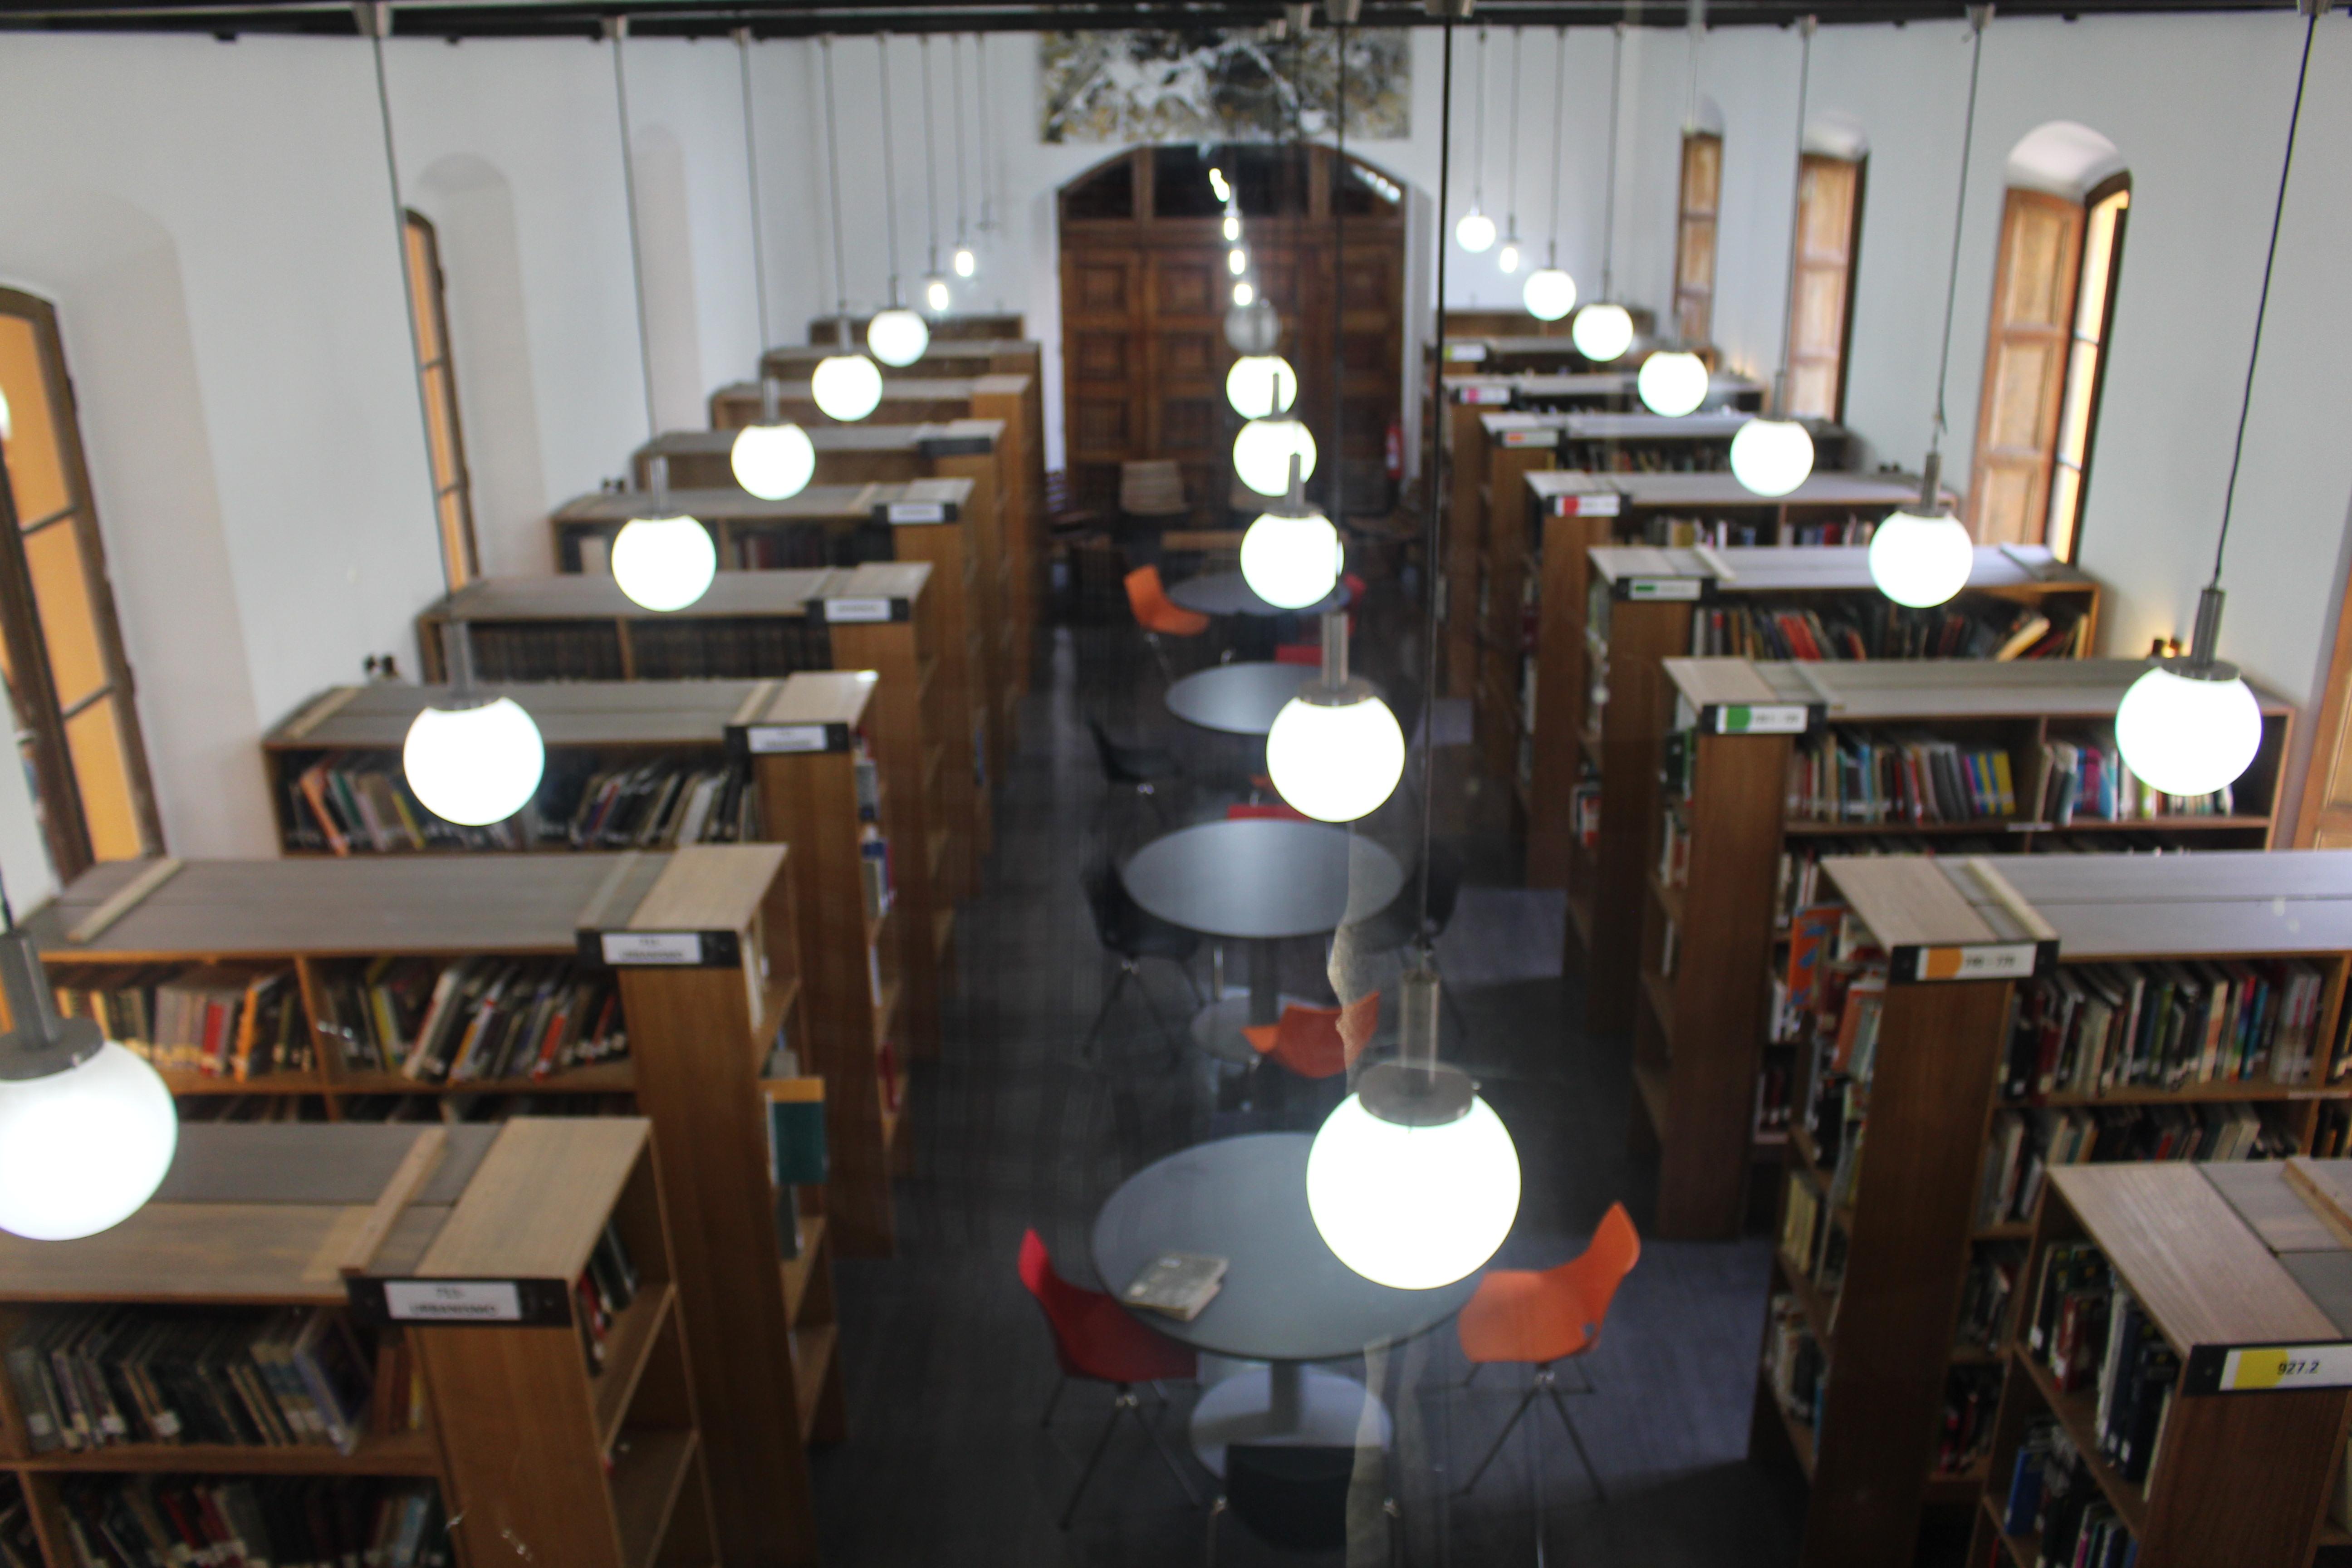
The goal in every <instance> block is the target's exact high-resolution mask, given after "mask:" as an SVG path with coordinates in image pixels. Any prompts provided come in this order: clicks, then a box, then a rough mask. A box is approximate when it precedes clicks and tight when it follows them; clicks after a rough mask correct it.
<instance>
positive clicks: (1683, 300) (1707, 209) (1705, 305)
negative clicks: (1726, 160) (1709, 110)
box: [1675, 132, 1723, 348]
mask: <svg viewBox="0 0 2352 1568" xmlns="http://www.w3.org/2000/svg"><path fill="white" fill-rule="evenodd" d="M1722 194H1723V138H1722V137H1720V136H1717V135H1713V134H1711V133H1708V132H1694V133H1686V134H1685V135H1684V137H1683V175H1682V193H1681V198H1680V202H1679V207H1680V211H1679V215H1678V221H1677V224H1676V227H1675V333H1676V335H1678V336H1679V337H1680V338H1681V339H1682V341H1683V345H1684V346H1685V347H1686V348H1699V347H1701V346H1703V345H1705V344H1706V343H1707V342H1710V341H1711V339H1710V337H1709V334H1710V333H1712V332H1713V331H1715V219H1716V206H1717V202H1718V200H1719V199H1720V198H1721V196H1722Z"/></svg>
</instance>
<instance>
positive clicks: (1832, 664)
mask: <svg viewBox="0 0 2352 1568" xmlns="http://www.w3.org/2000/svg"><path fill="white" fill-rule="evenodd" d="M1676 664H1697V665H1715V664H1746V665H1748V668H1750V669H1752V670H1753V671H1754V672H1755V675H1756V679H1757V680H1758V681H1759V683H1760V684H1761V686H1762V687H1763V689H1765V691H1766V692H1768V693H1769V695H1767V696H1764V697H1760V698H1752V699H1751V698H1731V699H1721V700H1730V701H1751V700H1752V701H1763V702H1823V703H1826V704H1827V705H1828V708H1829V719H1830V722H1831V723H1832V724H1835V723H1839V722H1864V721H1887V720H1909V719H1917V720H1927V721H1932V720H1937V719H1993V718H2037V717H2059V718H2092V719H2113V718H2114V717H2115V712H2116V704H2117V703H2119V702H2121V701H2122V700H2123V698H2124V693H2125V692H2126V691H2127V690H2129V689H2131V684H2132V682H2133V681H2135V680H2137V679H2139V678H2140V676H2141V675H2143V674H2145V673H2146V672H2147V662H2146V661H2145V660H2142V659H2136V658H2018V659H2007V660H1992V659H1973V658H1936V659H1843V660H1821V661H1808V662H1805V663H1798V662H1796V661H1793V660H1787V659H1756V660H1746V659H1713V658H1709V659H1681V660H1668V661H1667V668H1668V669H1669V671H1670V672H1671V670H1672V669H1673V668H1674V666H1675V665H1676ZM2258 695H2259V696H2260V698H2261V700H2262V704H2263V710H2264V711H2265V712H2270V713H2284V712H2287V711H2289V706H2288V704H2287V702H2286V700H2284V698H2281V697H2278V696H2276V695H2274V694H2273V693H2270V692H2261V693H2258ZM1692 700H1693V701H1697V700H1699V699H1697V698H1693V699H1692ZM1708 700H1717V699H1708ZM2060 738H2061V739H2063V738H2064V737H2063V736H2062V737H2060Z"/></svg>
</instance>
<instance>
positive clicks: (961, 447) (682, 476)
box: [629, 419, 1004, 490]
mask: <svg viewBox="0 0 2352 1568" xmlns="http://www.w3.org/2000/svg"><path fill="white" fill-rule="evenodd" d="M1003 433H1004V421H1003V420H1002V419H952V420H949V421H947V422H945V423H943V424H936V425H870V424H865V425H819V426H814V427H813V428H808V429H805V430H803V435H805V436H807V437H808V438H809V445H810V446H811V447H814V448H815V450H816V472H815V473H814V475H813V476H812V477H811V478H812V482H813V483H816V484H821V485H863V484H874V483H881V484H890V483H903V482H904V481H906V480H908V479H953V478H956V477H958V476H959V475H960V474H961V473H963V470H962V469H961V468H943V467H941V466H940V465H941V464H943V463H945V462H947V461H948V460H950V459H951V458H993V457H995V455H996V445H997V441H998V439H999V438H1000V437H1002V436H1003ZM738 435H740V431H735V430H667V431H664V432H663V433H662V434H661V435H660V436H658V437H656V438H654V439H653V440H651V441H648V442H646V444H645V445H644V446H642V447H638V448H637V449H636V450H635V451H634V452H632V453H630V454H629V482H630V483H631V484H632V485H633V486H634V487H635V488H636V489H641V490H642V489H651V488H652V487H653V468H652V464H653V459H654V458H666V459H667V461H668V463H669V482H670V483H671V484H672V485H674V486H676V487H677V488H678V489H727V488H729V487H730V486H731V485H733V484H734V483H735V468H734V464H733V461H732V458H733V455H734V451H735V438H736V437H737V436H738Z"/></svg>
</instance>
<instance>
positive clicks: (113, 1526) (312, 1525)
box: [58, 1476, 456, 1568]
mask: <svg viewBox="0 0 2352 1568" xmlns="http://www.w3.org/2000/svg"><path fill="white" fill-rule="evenodd" d="M58 1500H59V1502H60V1503H61V1504H62V1505H63V1515H62V1516H63V1519H64V1523H65V1530H66V1533H67V1536H68V1541H69V1542H70V1544H71V1546H72V1549H73V1552H74V1554H75V1563H74V1568H191V1565H192V1564H193V1565H205V1568H211V1565H218V1568H448V1565H449V1564H450V1563H453V1562H454V1561H455V1560H456V1559H455V1557H454V1556H453V1554H452V1552H451V1551H450V1546H449V1540H448V1527H447V1524H446V1521H444V1519H443V1516H442V1510H441V1500H440V1496H439V1494H438V1492H437V1491H436V1489H435V1488H434V1486H433V1484H432V1483H431V1482H429V1481H388V1480H357V1479H307V1478H295V1477H278V1478H257V1479H221V1478H205V1479H196V1478H191V1477H184V1476H110V1477H74V1478H71V1479H68V1480H66V1481H64V1482H62V1483H61V1484H60V1485H59V1487H58Z"/></svg>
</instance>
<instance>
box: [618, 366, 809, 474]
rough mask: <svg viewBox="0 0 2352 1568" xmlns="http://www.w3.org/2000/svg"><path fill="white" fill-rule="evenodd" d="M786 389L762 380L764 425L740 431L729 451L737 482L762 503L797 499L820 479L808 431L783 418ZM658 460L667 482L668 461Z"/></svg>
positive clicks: (772, 380) (765, 378)
mask: <svg viewBox="0 0 2352 1568" xmlns="http://www.w3.org/2000/svg"><path fill="white" fill-rule="evenodd" d="M782 390H783V389H782V386H781V385H780V384H778V383H777V381H776V379H775V377H773V376H770V375H763V376H761V378H760V422H759V423H758V424H757V425H746V426H743V428H742V429H740V430H738V431H737V432H736V433H735V443H734V445H733V446H731V447H729V448H728V451H727V466H728V467H729V468H732V469H733V470H734V472H735V482H736V483H737V484H739V485H740V486H742V487H743V488H744V489H746V490H748V491H749V492H751V494H752V495H755V496H758V497H759V498H760V499H761V500H787V499H789V498H790V497H793V496H796V495H798V494H800V493H801V491H803V490H804V489H808V482H809V480H810V479H814V478H815V477H816V447H814V445H812V444H811V442H810V441H809V438H808V432H807V431H805V430H803V429H802V428H801V427H800V426H797V425H794V424H793V423H791V422H790V421H788V420H786V419H785V418H783V416H782V412H781V405H782ZM657 460H659V461H660V462H661V463H662V467H663V469H664V474H663V477H664V479H667V477H668V475H667V469H668V466H669V465H668V461H667V459H666V458H663V459H657Z"/></svg>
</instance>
